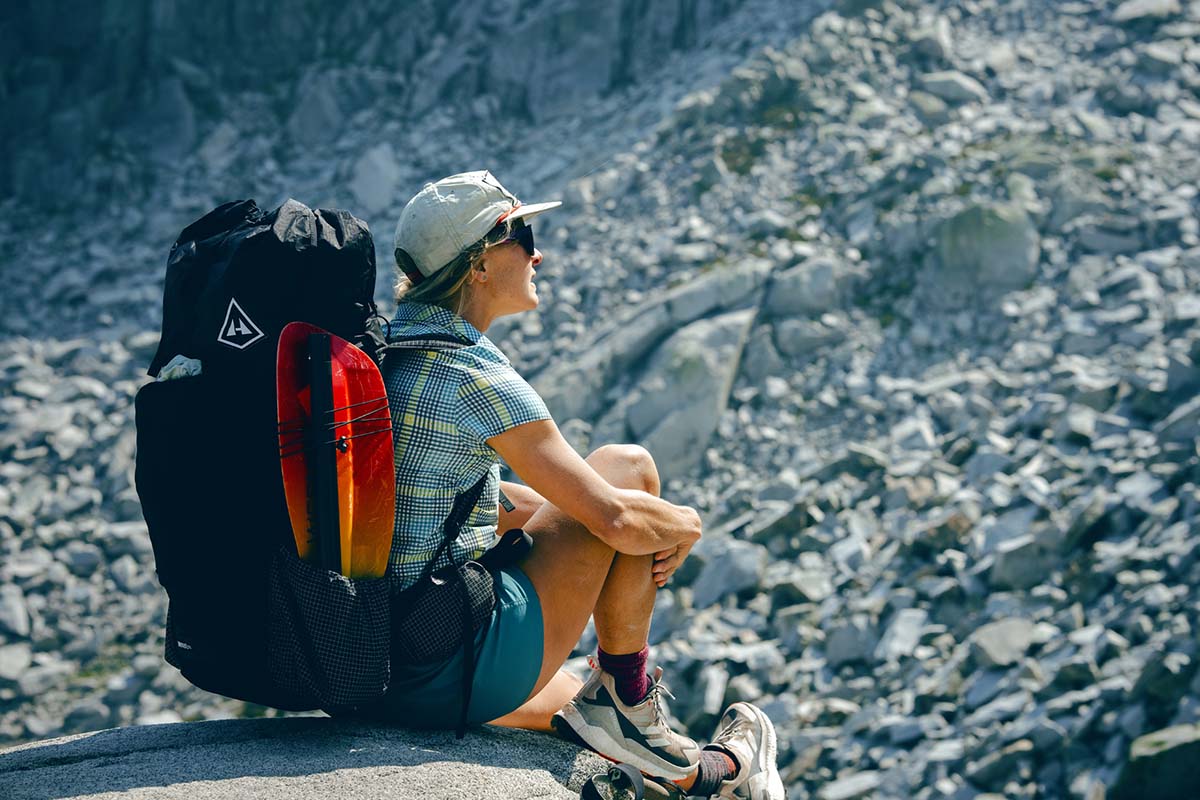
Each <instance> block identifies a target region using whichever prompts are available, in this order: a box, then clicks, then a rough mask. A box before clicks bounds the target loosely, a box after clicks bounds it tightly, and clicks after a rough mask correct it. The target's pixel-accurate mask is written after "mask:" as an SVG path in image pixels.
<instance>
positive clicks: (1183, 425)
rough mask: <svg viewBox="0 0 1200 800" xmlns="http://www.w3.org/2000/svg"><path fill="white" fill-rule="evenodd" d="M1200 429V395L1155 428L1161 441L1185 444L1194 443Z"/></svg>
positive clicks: (1180, 407)
mask: <svg viewBox="0 0 1200 800" xmlns="http://www.w3.org/2000/svg"><path fill="white" fill-rule="evenodd" d="M1198 429H1200V395H1197V396H1196V397H1193V398H1192V399H1191V400H1189V401H1188V402H1186V403H1184V404H1183V405H1181V406H1179V407H1177V408H1176V409H1175V410H1174V411H1172V412H1171V414H1170V415H1169V416H1168V417H1167V418H1166V419H1164V420H1163V421H1162V422H1160V423H1158V424H1157V425H1155V426H1154V433H1155V435H1157V436H1158V438H1159V440H1160V441H1164V442H1180V443H1185V442H1189V441H1194V440H1195V438H1196V431H1197V430H1198Z"/></svg>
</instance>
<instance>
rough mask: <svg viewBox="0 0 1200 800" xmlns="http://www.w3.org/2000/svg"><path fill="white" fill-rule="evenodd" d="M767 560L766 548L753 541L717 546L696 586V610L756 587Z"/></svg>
mask: <svg viewBox="0 0 1200 800" xmlns="http://www.w3.org/2000/svg"><path fill="white" fill-rule="evenodd" d="M767 559H768V555H767V550H766V548H764V547H763V546H762V545H757V544H753V543H751V542H742V541H738V540H736V539H729V540H726V541H725V542H723V543H722V544H721V545H719V546H715V547H714V548H713V550H712V552H711V556H710V560H709V561H708V562H707V563H706V564H705V565H704V569H703V570H701V572H700V575H699V577H697V578H696V582H695V584H694V587H693V592H694V594H693V596H692V602H693V603H694V604H695V607H696V608H706V607H708V606H710V605H712V604H713V603H715V602H717V601H718V600H720V599H721V598H723V597H725V596H726V595H729V594H737V593H738V592H742V591H746V590H748V589H752V588H755V587H757V586H758V584H759V581H760V580H761V579H762V575H763V570H764V569H766V566H767Z"/></svg>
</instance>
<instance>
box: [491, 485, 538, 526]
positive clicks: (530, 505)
mask: <svg viewBox="0 0 1200 800" xmlns="http://www.w3.org/2000/svg"><path fill="white" fill-rule="evenodd" d="M500 489H501V491H503V492H504V496H505V497H507V498H508V499H509V501H510V502H512V504H513V506H514V508H513V510H512V511H509V510H508V509H506V508H505V507H504V506H500V508H499V512H500V516H499V521H498V522H497V524H496V535H497V536H503V535H504V534H505V533H507V532H508V531H510V530H512V529H513V528H524V527H525V525H526V524H527V523H528V522H529V518H530V517H532V516H533V515H534V512H536V511H537V510H538V509H539V508H541V507H542V506H543V505H545V504H546V498H544V497H542V496H541V495H540V494H538V493H537V492H535V491H534V490H533V489H530V488H529V487H528V486H525V485H524V484H520V483H509V482H508V481H501V482H500Z"/></svg>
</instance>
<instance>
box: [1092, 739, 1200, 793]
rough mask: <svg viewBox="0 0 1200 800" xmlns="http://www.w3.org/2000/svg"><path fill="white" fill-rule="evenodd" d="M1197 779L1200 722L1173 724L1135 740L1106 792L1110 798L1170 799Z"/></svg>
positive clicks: (1188, 789) (1192, 787) (1199, 778)
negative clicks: (1125, 760) (1117, 775)
mask: <svg viewBox="0 0 1200 800" xmlns="http://www.w3.org/2000/svg"><path fill="white" fill-rule="evenodd" d="M1198 782H1200V725H1195V724H1193V725H1176V726H1174V727H1170V728H1164V729H1162V730H1158V731H1154V732H1153V733H1148V734H1146V735H1145V736H1141V737H1138V738H1137V739H1136V740H1134V742H1133V744H1132V745H1131V746H1130V748H1129V760H1128V762H1126V764H1125V766H1124V768H1123V769H1122V770H1121V774H1120V777H1119V778H1118V779H1117V781H1116V784H1115V785H1114V786H1113V787H1112V790H1111V793H1110V794H1109V795H1108V797H1110V798H1111V799H1112V800H1135V799H1136V800H1173V799H1174V798H1179V797H1187V796H1188V795H1189V794H1191V793H1192V792H1193V791H1194V790H1195V787H1196V785H1197V783H1198Z"/></svg>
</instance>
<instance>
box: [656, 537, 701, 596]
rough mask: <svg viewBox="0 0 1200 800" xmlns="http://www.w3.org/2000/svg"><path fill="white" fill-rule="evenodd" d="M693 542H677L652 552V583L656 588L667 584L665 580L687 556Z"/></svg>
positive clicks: (668, 578)
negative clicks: (670, 546)
mask: <svg viewBox="0 0 1200 800" xmlns="http://www.w3.org/2000/svg"><path fill="white" fill-rule="evenodd" d="M693 544H694V542H686V543H682V544H677V545H675V546H674V547H672V548H669V549H667V550H662V551H660V552H657V553H655V554H654V571H653V574H654V583H655V584H656V585H657V586H658V588H660V589H661V588H663V587H664V586H666V585H667V581H668V580H670V578H671V576H672V575H674V574H675V570H677V569H679V565H680V564H682V563H683V561H684V559H686V558H687V557H688V553H690V552H691V550H692V545H693Z"/></svg>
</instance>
